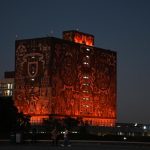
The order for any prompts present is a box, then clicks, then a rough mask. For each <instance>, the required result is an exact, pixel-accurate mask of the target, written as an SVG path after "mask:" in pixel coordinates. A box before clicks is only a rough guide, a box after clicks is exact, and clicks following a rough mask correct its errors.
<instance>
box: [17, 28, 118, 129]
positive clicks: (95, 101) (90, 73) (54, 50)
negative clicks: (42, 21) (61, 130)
mask: <svg viewBox="0 0 150 150" xmlns="http://www.w3.org/2000/svg"><path fill="white" fill-rule="evenodd" d="M15 58H16V60H15V91H14V100H15V104H16V106H17V107H18V109H19V111H20V112H24V113H25V114H29V115H31V121H32V122H41V121H42V120H43V119H44V118H48V116H49V115H50V116H55V117H57V118H64V117H67V116H68V117H74V118H82V120H83V121H84V122H85V123H88V124H90V125H96V126H114V125H115V123H116V116H117V114H116V107H117V105H116V97H117V93H116V92H117V90H116V89H117V88H116V86H117V84H116V80H117V76H116V66H117V58H116V52H114V51H111V50H106V49H102V48H97V47H94V36H93V35H90V34H85V33H81V32H78V31H74V30H73V31H65V32H63V39H58V38H55V37H45V38H34V39H25V40H17V41H16V56H15Z"/></svg>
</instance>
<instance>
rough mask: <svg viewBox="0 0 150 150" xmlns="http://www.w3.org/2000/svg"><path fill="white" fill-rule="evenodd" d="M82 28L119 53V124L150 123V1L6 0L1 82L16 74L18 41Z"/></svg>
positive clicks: (0, 24)
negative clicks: (4, 74) (16, 45)
mask: <svg viewBox="0 0 150 150" xmlns="http://www.w3.org/2000/svg"><path fill="white" fill-rule="evenodd" d="M72 29H79V31H81V32H85V33H90V34H93V35H94V36H95V46H96V47H101V48H105V49H111V50H115V51H116V52H117V53H118V74H117V78H118V79H117V82H118V98H117V105H118V108H117V111H118V122H138V123H150V109H149V106H150V88H149V85H150V67H149V65H150V62H149V60H150V59H149V57H150V1H149V0H75V1H74V0H0V79H2V78H3V73H4V71H10V70H14V57H15V40H16V35H17V38H18V39H24V38H35V37H45V36H47V35H49V36H51V35H53V36H55V37H58V38H61V37H62V31H64V30H72Z"/></svg>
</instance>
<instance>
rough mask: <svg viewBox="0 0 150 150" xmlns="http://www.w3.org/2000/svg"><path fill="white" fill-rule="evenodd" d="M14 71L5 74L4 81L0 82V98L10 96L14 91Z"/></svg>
mask: <svg viewBox="0 0 150 150" xmlns="http://www.w3.org/2000/svg"><path fill="white" fill-rule="evenodd" d="M14 76H15V73H14V71H10V72H5V73H4V79H2V80H0V96H12V95H13V90H14Z"/></svg>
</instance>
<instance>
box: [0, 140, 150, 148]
mask: <svg viewBox="0 0 150 150" xmlns="http://www.w3.org/2000/svg"><path fill="white" fill-rule="evenodd" d="M60 144H61V143H60ZM60 144H59V146H52V145H51V143H49V142H37V143H29V142H28V143H23V144H15V143H9V142H4V143H0V150H150V143H122V142H121V143H116V142H90V141H84V142H82V141H81V142H80V141H78V142H72V144H71V147H61V146H60Z"/></svg>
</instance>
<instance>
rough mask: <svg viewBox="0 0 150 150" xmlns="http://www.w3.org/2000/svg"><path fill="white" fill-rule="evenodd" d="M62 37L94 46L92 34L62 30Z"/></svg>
mask: <svg viewBox="0 0 150 150" xmlns="http://www.w3.org/2000/svg"><path fill="white" fill-rule="evenodd" d="M63 39H65V40H69V41H72V42H75V43H79V44H85V45H88V46H94V36H93V35H90V34H85V33H82V32H79V31H64V32H63Z"/></svg>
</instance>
